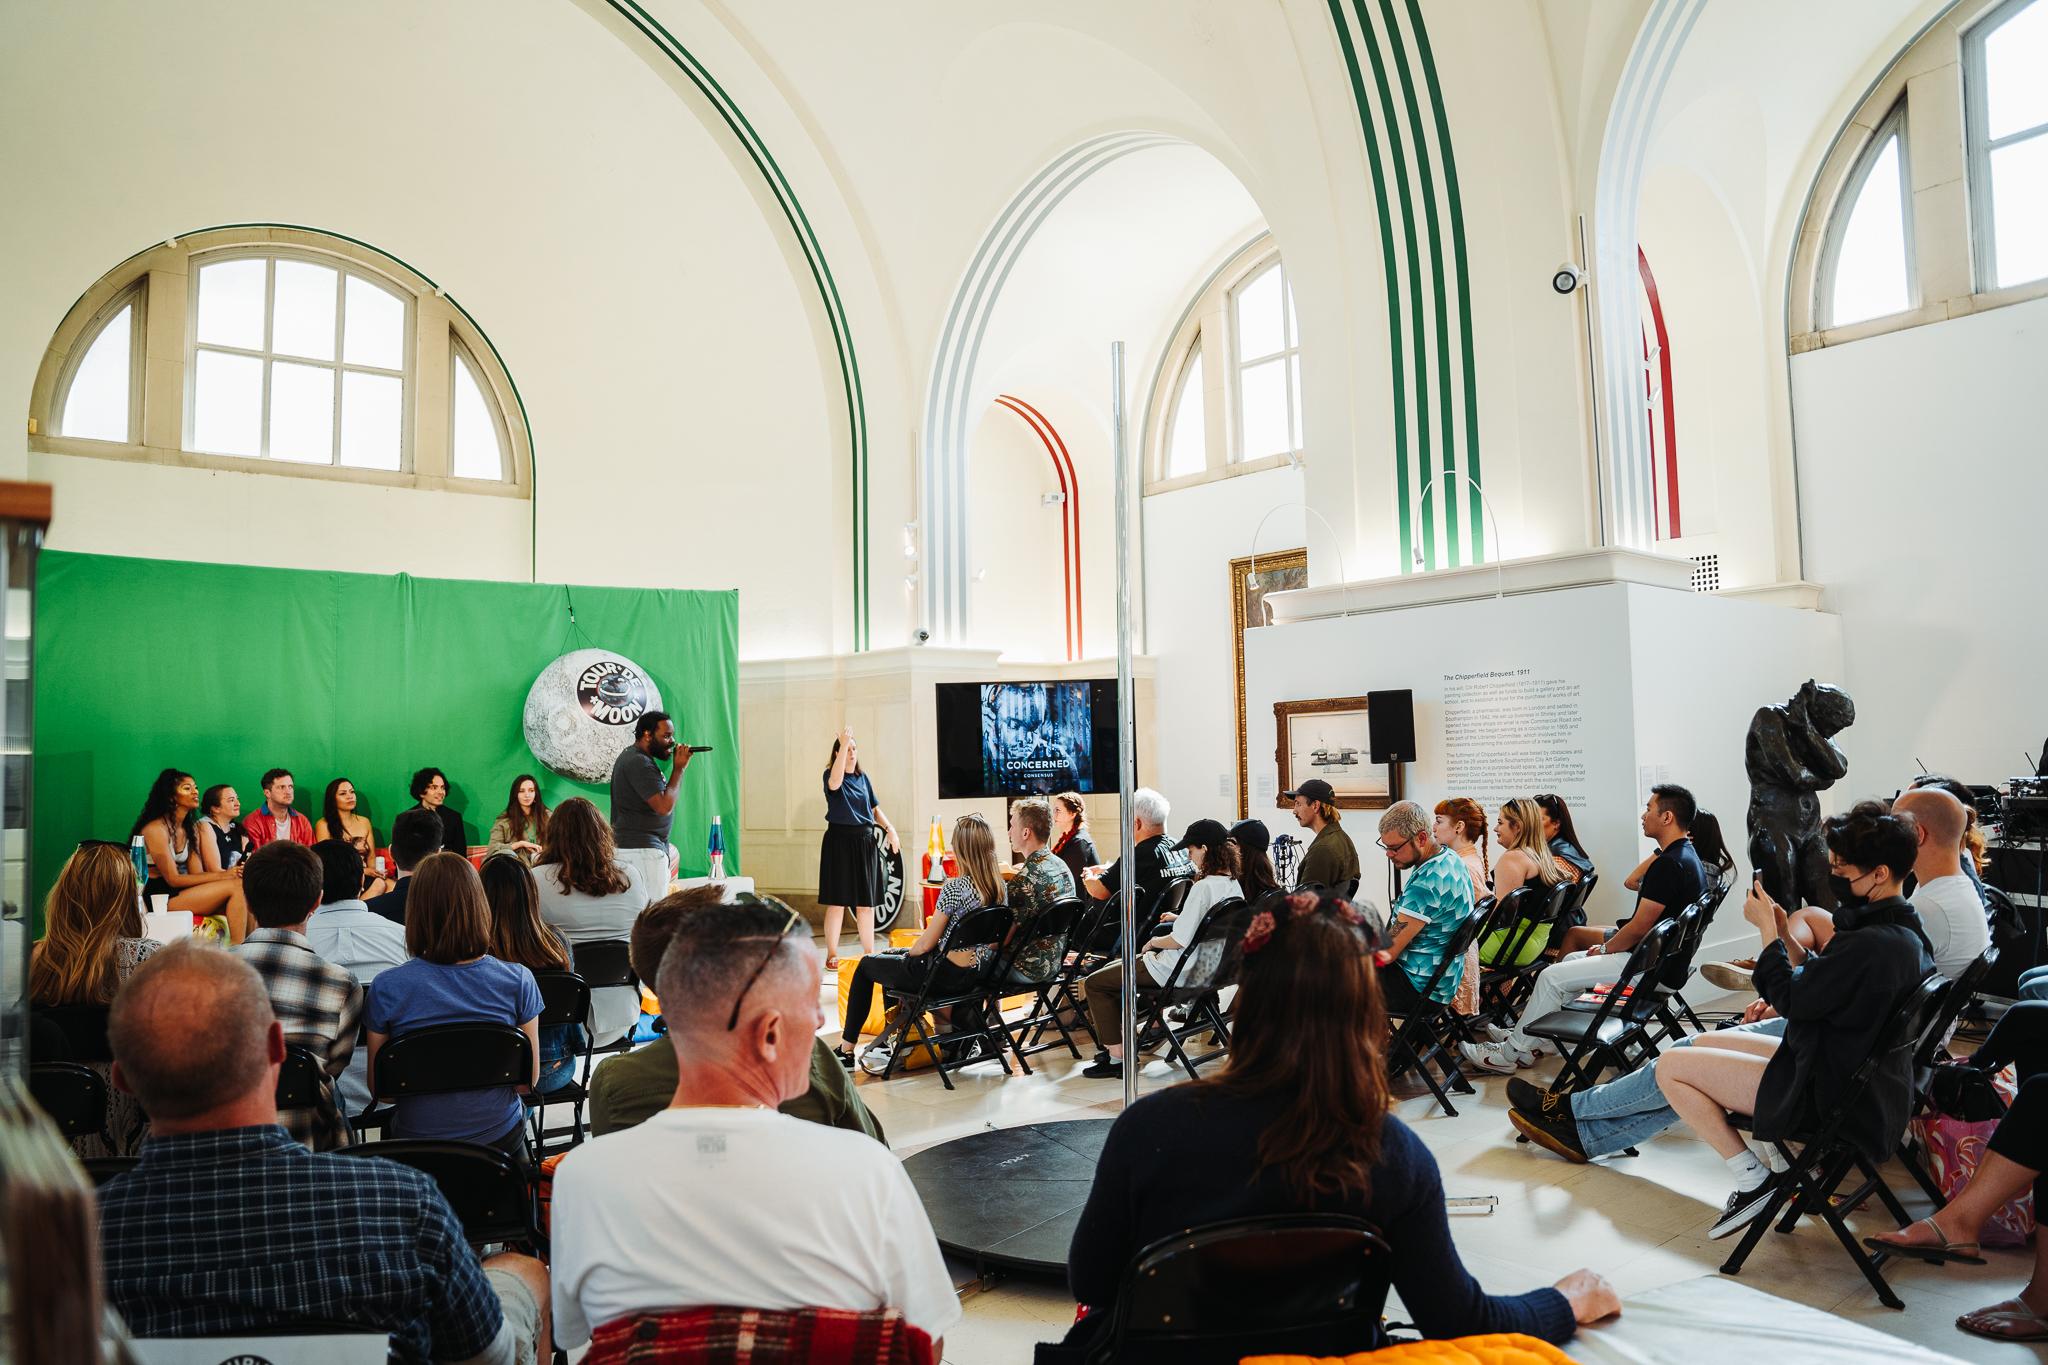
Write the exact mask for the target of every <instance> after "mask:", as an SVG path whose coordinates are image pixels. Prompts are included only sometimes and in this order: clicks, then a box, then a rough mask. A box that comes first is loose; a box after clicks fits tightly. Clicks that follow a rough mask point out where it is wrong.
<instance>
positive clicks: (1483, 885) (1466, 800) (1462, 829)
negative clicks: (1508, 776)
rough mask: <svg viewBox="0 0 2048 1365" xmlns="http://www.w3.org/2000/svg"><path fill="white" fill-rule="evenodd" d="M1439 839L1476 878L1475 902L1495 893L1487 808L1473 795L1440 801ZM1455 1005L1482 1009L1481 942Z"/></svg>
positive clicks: (1465, 1010)
mask: <svg viewBox="0 0 2048 1365" xmlns="http://www.w3.org/2000/svg"><path fill="white" fill-rule="evenodd" d="M1430 833H1431V835H1432V836H1434V837H1435V839H1436V841H1437V842H1438V843H1440V844H1442V845H1443V846H1444V847H1445V848H1447V849H1449V850H1450V851H1451V852H1453V853H1455V854H1457V855H1458V857H1459V858H1461V859H1462V860H1463V861H1464V863H1465V872H1466V874H1467V875H1468V876H1470V877H1471V878H1472V899H1473V901H1474V902H1475V903H1477V902H1478V901H1481V900H1483V899H1485V898H1486V897H1487V896H1489V895H1491V894H1492V887H1493V870H1492V868H1491V867H1490V866H1489V865H1488V863H1487V858H1486V808H1485V807H1484V806H1482V805H1480V804H1479V803H1478V802H1477V801H1474V800H1473V799H1472V798H1471V797H1469V796H1454V797H1451V798H1450V799H1449V800H1445V801H1439V802H1437V803H1436V820H1435V822H1434V823H1432V824H1431V825H1430ZM1451 1008H1452V1009H1454V1010H1456V1011H1457V1012H1458V1013H1459V1014H1462V1015H1467V1016H1470V1015H1474V1014H1477V1013H1479V945H1478V944H1477V943H1474V944H1473V945H1472V946H1471V947H1470V948H1467V949H1466V950H1465V970H1464V974H1463V975H1461V976H1460V977H1459V978H1458V993H1457V994H1456V995H1455V996H1453V997H1452V998H1451Z"/></svg>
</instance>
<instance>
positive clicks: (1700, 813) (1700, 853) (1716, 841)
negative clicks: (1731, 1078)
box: [1561, 809, 1832, 984]
mask: <svg viewBox="0 0 2048 1365" xmlns="http://www.w3.org/2000/svg"><path fill="white" fill-rule="evenodd" d="M1686 837H1687V838H1688V839H1690V840H1691V841H1692V851H1693V854H1694V855H1695V856H1696V857H1698V858H1699V860H1700V873H1701V875H1702V876H1703V877H1704V878H1705V881H1704V883H1703V884H1702V886H1701V888H1700V889H1701V891H1702V892H1704V891H1707V890H1709V889H1713V888H1718V889H1719V890H1720V891H1722V892H1725V891H1726V890H1727V889H1728V881H1729V879H1730V878H1731V877H1733V876H1734V875H1735V855H1734V854H1733V853H1731V852H1729V851H1728V843H1727V840H1726V839H1725V838H1723V836H1722V834H1721V817H1719V816H1718V815H1715V814H1714V813H1713V812H1712V811H1710V810H1704V809H1696V810H1694V811H1693V816H1692V825H1691V827H1690V828H1689V829H1688V830H1687V831H1686ZM1663 856H1664V853H1663V850H1662V849H1658V850H1656V851H1655V852H1652V853H1651V854H1650V856H1649V857H1647V858H1645V859H1643V860H1642V861H1641V862H1640V863H1637V864H1636V867H1635V870H1634V871H1633V872H1630V873H1629V874H1628V876H1626V877H1624V878H1623V879H1622V883H1621V884H1622V887H1623V888H1624V889H1626V890H1629V891H1634V892H1636V893H1637V894H1638V895H1640V894H1641V893H1642V890H1643V883H1644V882H1646V881H1648V880H1649V878H1650V874H1651V872H1652V871H1654V870H1655V869H1656V868H1657V865H1658V863H1659V861H1660V860H1661V859H1662V858H1663ZM1809 913H1811V914H1815V915H1818V916H1820V921H1819V924H1820V930H1821V933H1822V935H1823V937H1822V938H1821V939H1820V940H1816V939H1815V938H1814V937H1813V935H1812V933H1811V931H1809V930H1808V928H1807V921H1806V916H1807V915H1808V914H1809ZM1792 922H1793V924H1794V926H1796V928H1797V929H1798V932H1796V933H1795V934H1794V935H1793V937H1794V938H1795V939H1796V940H1798V942H1799V944H1800V946H1801V947H1803V948H1805V949H1806V950H1807V951H1808V952H1812V951H1813V950H1814V949H1816V948H1818V947H1820V946H1821V943H1823V942H1825V935H1826V934H1827V933H1829V932H1832V931H1831V930H1830V929H1829V928H1828V927H1827V925H1828V916H1827V912H1826V911H1825V910H1811V911H1807V910H1802V911H1798V912H1796V913H1795V914H1794V915H1793V916H1792ZM1616 933H1617V931H1616V930H1614V929H1599V928H1594V927H1591V926H1589V925H1574V926H1573V927H1572V928H1570V929H1568V930H1566V931H1565V935H1564V942H1563V944H1562V945H1561V946H1562V948H1563V951H1564V954H1565V955H1566V956H1570V955H1571V954H1574V953H1580V952H1585V951H1587V950H1589V949H1592V948H1594V947H1597V946H1598V945H1600V944H1603V943H1606V942H1607V941H1608V940H1609V939H1611V938H1614V937H1615V936H1616ZM1608 951H1610V952H1613V951H1618V950H1616V949H1612V948H1610V949H1609V950H1608ZM1749 965H1751V966H1755V965H1756V964H1755V963H1753V962H1752V963H1750V964H1749ZM1745 984H1746V983H1745Z"/></svg>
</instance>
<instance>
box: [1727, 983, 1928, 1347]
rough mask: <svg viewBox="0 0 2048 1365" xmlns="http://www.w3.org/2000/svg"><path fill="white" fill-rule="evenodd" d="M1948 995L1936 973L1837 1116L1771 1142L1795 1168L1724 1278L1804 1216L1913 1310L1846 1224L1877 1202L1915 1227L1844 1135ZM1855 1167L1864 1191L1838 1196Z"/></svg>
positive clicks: (1884, 1298)
mask: <svg viewBox="0 0 2048 1365" xmlns="http://www.w3.org/2000/svg"><path fill="white" fill-rule="evenodd" d="M1948 993H1949V983H1948V982H1947V981H1944V980H1943V979H1942V977H1941V975H1940V973H1938V972H1930V973H1929V974H1928V975H1927V977H1926V979H1924V980H1923V981H1921V982H1920V984H1919V985H1917V986H1915V987H1914V988H1913V989H1912V990H1910V991H1908V992H1906V995H1905V998H1904V999H1903V1000H1901V1001H1900V1002H1899V1005H1898V1007H1897V1008H1896V1009H1894V1010H1893V1012H1892V1017H1891V1020H1890V1022H1888V1023H1887V1024H1886V1025H1885V1027H1884V1029H1883V1030H1882V1031H1881V1032H1880V1033H1879V1035H1878V1038H1877V1043H1876V1045H1875V1046H1874V1047H1872V1048H1871V1050H1870V1055H1869V1056H1868V1057H1866V1058H1864V1060H1863V1064H1862V1065H1861V1066H1859V1067H1857V1068H1856V1071H1855V1074H1854V1075H1852V1076H1851V1077H1850V1078H1849V1084H1848V1085H1847V1086H1846V1087H1845V1088H1844V1090H1843V1093H1842V1098H1841V1101H1840V1102H1839V1103H1838V1104H1836V1105H1835V1107H1834V1109H1833V1110H1832V1111H1830V1112H1829V1113H1827V1114H1825V1115H1823V1116H1822V1117H1821V1119H1820V1121H1819V1123H1818V1124H1817V1125H1816V1126H1815V1127H1814V1128H1813V1129H1812V1130H1811V1131H1809V1132H1804V1133H1794V1134H1791V1135H1789V1136H1786V1137H1782V1138H1774V1139H1771V1140H1770V1141H1771V1145H1772V1146H1773V1147H1775V1148H1777V1150H1778V1154H1779V1155H1780V1156H1782V1157H1784V1159H1785V1162H1786V1165H1787V1166H1788V1167H1789V1169H1788V1170H1787V1171H1786V1172H1785V1173H1784V1174H1783V1175H1779V1176H1773V1177H1772V1182H1773V1185H1774V1186H1775V1188H1774V1190H1773V1192H1772V1195H1771V1200H1770V1203H1769V1205H1768V1206H1767V1207H1766V1208H1765V1209H1764V1211H1763V1213H1761V1214H1760V1215H1758V1217H1757V1219H1756V1221H1755V1222H1753V1223H1751V1224H1750V1225H1749V1230H1748V1231H1747V1232H1746V1233H1745V1234H1744V1235H1743V1238H1742V1241H1741V1242H1739V1243H1738V1244H1737V1245H1736V1247H1735V1250H1734V1251H1733V1252H1732V1253H1731V1254H1730V1255H1729V1257H1728V1260H1727V1261H1726V1262H1725V1263H1724V1264H1723V1265H1722V1267H1721V1273H1722V1274H1724V1275H1737V1274H1740V1273H1741V1272H1742V1263H1743V1262H1744V1261H1746V1260H1748V1259H1749V1253H1750V1252H1752V1251H1754V1250H1755V1249H1756V1244H1757V1243H1758V1242H1760V1241H1762V1240H1763V1235H1764V1232H1765V1231H1766V1230H1767V1229H1768V1228H1769V1227H1770V1226H1771V1225H1772V1224H1773V1223H1776V1224H1777V1225H1778V1231H1779V1232H1790V1231H1792V1229H1793V1228H1794V1227H1796V1226H1797V1225H1798V1223H1799V1218H1800V1215H1801V1214H1812V1215H1813V1216H1815V1217H1817V1218H1819V1219H1820V1220H1821V1221H1822V1222H1824V1223H1826V1224H1827V1225H1828V1230H1829V1231H1830V1232H1832V1233H1834V1234H1835V1240H1836V1241H1838V1242H1840V1243H1841V1244H1842V1249H1843V1250H1845V1251H1847V1252H1848V1253H1849V1259H1851V1260H1852V1261H1854V1262H1856V1268H1857V1269H1858V1270H1860V1271H1862V1272H1863V1278H1864V1279H1866V1280H1868V1281H1869V1282H1870V1287H1871V1288H1872V1289H1875V1290H1876V1291H1877V1298H1878V1301H1879V1302H1880V1303H1882V1304H1884V1306H1885V1307H1887V1308H1904V1307H1905V1306H1906V1305H1905V1303H1904V1302H1903V1301H1902V1300H1900V1298H1899V1296H1898V1295H1897V1294H1896V1293H1894V1292H1893V1291H1892V1287H1891V1286H1890V1285H1889V1284H1887V1283H1885V1278H1884V1273H1883V1270H1882V1269H1881V1267H1882V1266H1883V1264H1884V1261H1885V1259H1886V1256H1885V1253H1883V1252H1879V1253H1876V1254H1872V1253H1870V1252H1868V1251H1865V1250H1864V1248H1863V1246H1862V1244H1861V1243H1859V1242H1858V1241H1857V1240H1856V1235H1855V1234H1854V1233H1853V1232H1851V1231H1850V1230H1849V1224H1848V1221H1847V1220H1848V1217H1849V1215H1850V1214H1852V1213H1854V1212H1855V1211H1856V1210H1857V1209H1859V1208H1861V1207H1862V1206H1863V1205H1864V1204H1865V1203H1866V1202H1868V1201H1869V1200H1870V1198H1871V1197H1872V1196H1875V1197H1876V1198H1877V1199H1878V1200H1879V1201H1880V1202H1882V1203H1883V1205H1884V1206H1885V1209H1886V1210H1887V1211H1888V1212H1889V1213H1890V1214H1891V1216H1892V1217H1893V1218H1895V1219H1897V1220H1898V1225H1899V1226H1900V1227H1904V1226H1906V1225H1907V1224H1908V1223H1910V1222H1911V1221H1912V1220H1911V1219H1910V1218H1908V1217H1907V1216H1906V1210H1905V1208H1904V1207H1903V1206H1901V1205H1900V1203H1899V1200H1898V1196H1897V1195H1895V1194H1893V1193H1892V1191H1891V1187H1890V1186H1888V1185H1886V1184H1885V1182H1884V1177H1883V1176H1882V1175H1880V1174H1879V1173H1878V1169H1877V1166H1876V1165H1875V1164H1874V1163H1873V1162H1872V1161H1871V1160H1870V1158H1869V1157H1868V1156H1866V1155H1864V1154H1863V1153H1862V1152H1861V1151H1859V1150H1857V1148H1856V1146H1855V1145H1854V1144H1853V1143H1851V1142H1850V1141H1848V1139H1846V1138H1844V1137H1843V1136H1842V1128H1843V1126H1844V1125H1845V1124H1846V1122H1847V1120H1848V1118H1849V1116H1850V1115H1851V1114H1853V1113H1855V1112H1857V1110H1858V1109H1859V1108H1861V1106H1862V1104H1863V1099H1864V1096H1865V1095H1866V1094H1868V1093H1869V1091H1870V1089H1871V1087H1872V1086H1873V1085H1876V1084H1877V1083H1878V1082H1879V1081H1880V1080H1881V1079H1883V1076H1884V1073H1885V1071H1886V1070H1887V1069H1888V1068H1889V1067H1890V1066H1892V1065H1893V1064H1894V1063H1895V1062H1897V1061H1898V1060H1900V1059H1901V1058H1902V1057H1903V1059H1905V1060H1906V1061H1907V1063H1908V1065H1910V1062H1911V1059H1912V1057H1913V1056H1914V1055H1915V1054H1917V1053H1918V1051H1919V1049H1920V1047H1921V1045H1922V1043H1923V1042H1924V1040H1925V1039H1926V1038H1927V1036H1928V1035H1929V1034H1930V1033H1931V1032H1932V1031H1933V1028H1934V1024H1935V1021H1936V1020H1937V1019H1938V1018H1939V1017H1940V1014H1941V1009H1942V1004H1943V1000H1944V997H1946V995H1947V994H1948ZM1738 1126H1746V1125H1738ZM1795 1145H1796V1146H1797V1147H1798V1148H1799V1151H1798V1153H1797V1154H1796V1155H1795V1154H1794V1152H1793V1150H1792V1149H1793V1147H1794V1146H1795ZM1852 1168H1853V1169H1855V1170H1858V1171H1860V1172H1861V1173H1862V1175H1863V1184H1862V1185H1860V1186H1858V1187H1857V1188H1856V1190H1855V1191H1854V1192H1852V1193H1850V1194H1847V1195H1843V1196H1839V1197H1837V1196H1836V1194H1835V1190H1836V1187H1838V1186H1839V1185H1840V1184H1841V1183H1842V1180H1843V1179H1844V1178H1845V1177H1846V1176H1847V1175H1848V1174H1849V1171H1850V1170H1851V1169H1852Z"/></svg>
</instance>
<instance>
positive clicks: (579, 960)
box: [569, 938, 640, 1074]
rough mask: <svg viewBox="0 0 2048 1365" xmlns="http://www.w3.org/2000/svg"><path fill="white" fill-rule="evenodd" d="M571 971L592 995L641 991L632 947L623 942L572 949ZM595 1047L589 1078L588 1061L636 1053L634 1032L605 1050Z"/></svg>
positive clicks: (616, 940)
mask: <svg viewBox="0 0 2048 1365" xmlns="http://www.w3.org/2000/svg"><path fill="white" fill-rule="evenodd" d="M569 970H571V971H573V972H575V973H576V975H578V976H580V977H582V978H583V982H584V984H585V985H587V986H589V987H590V991H591V994H592V995H595V994H596V993H597V992H599V991H601V990H603V989H604V988H605V987H607V986H631V987H632V988H633V990H634V991H635V992H638V991H639V989H640V978H639V977H637V976H635V975H633V945H632V944H631V943H628V942H627V941H626V940H625V939H622V938H604V939H597V940H595V941H593V942H590V943H572V944H570V945H569ZM591 1041H592V1043H593V1046H592V1047H591V1049H590V1052H589V1053H588V1054H587V1055H586V1056H585V1058H584V1063H585V1074H588V1066H589V1059H590V1057H593V1056H598V1057H601V1056H606V1055H609V1054H610V1053H614V1052H631V1051H632V1050H633V1030H632V1029H630V1028H629V1029H627V1030H626V1032H625V1033H624V1035H622V1036H621V1037H618V1038H615V1039H613V1040H612V1041H611V1042H609V1043H606V1044H604V1046H602V1047H598V1046H595V1042H596V1039H595V1038H594V1037H593V1038H592V1040H591Z"/></svg>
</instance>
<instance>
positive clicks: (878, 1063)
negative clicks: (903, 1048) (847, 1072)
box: [860, 1043, 895, 1076]
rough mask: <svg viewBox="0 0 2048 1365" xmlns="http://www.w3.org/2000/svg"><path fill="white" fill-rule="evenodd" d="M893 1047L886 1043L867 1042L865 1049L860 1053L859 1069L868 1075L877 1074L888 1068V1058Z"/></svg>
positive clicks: (892, 1051) (893, 1050)
mask: <svg viewBox="0 0 2048 1365" xmlns="http://www.w3.org/2000/svg"><path fill="white" fill-rule="evenodd" d="M894 1052H895V1049H894V1048H893V1047H891V1046H890V1045H889V1044H887V1043H869V1044H868V1047H867V1051H865V1052H863V1053H861V1054H860V1069H861V1070H862V1071H865V1072H867V1073H868V1075H870V1076H879V1075H881V1074H882V1073H883V1072H885V1071H887V1070H888V1069H889V1059H890V1057H891V1055H892V1054H893V1053H894Z"/></svg>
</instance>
